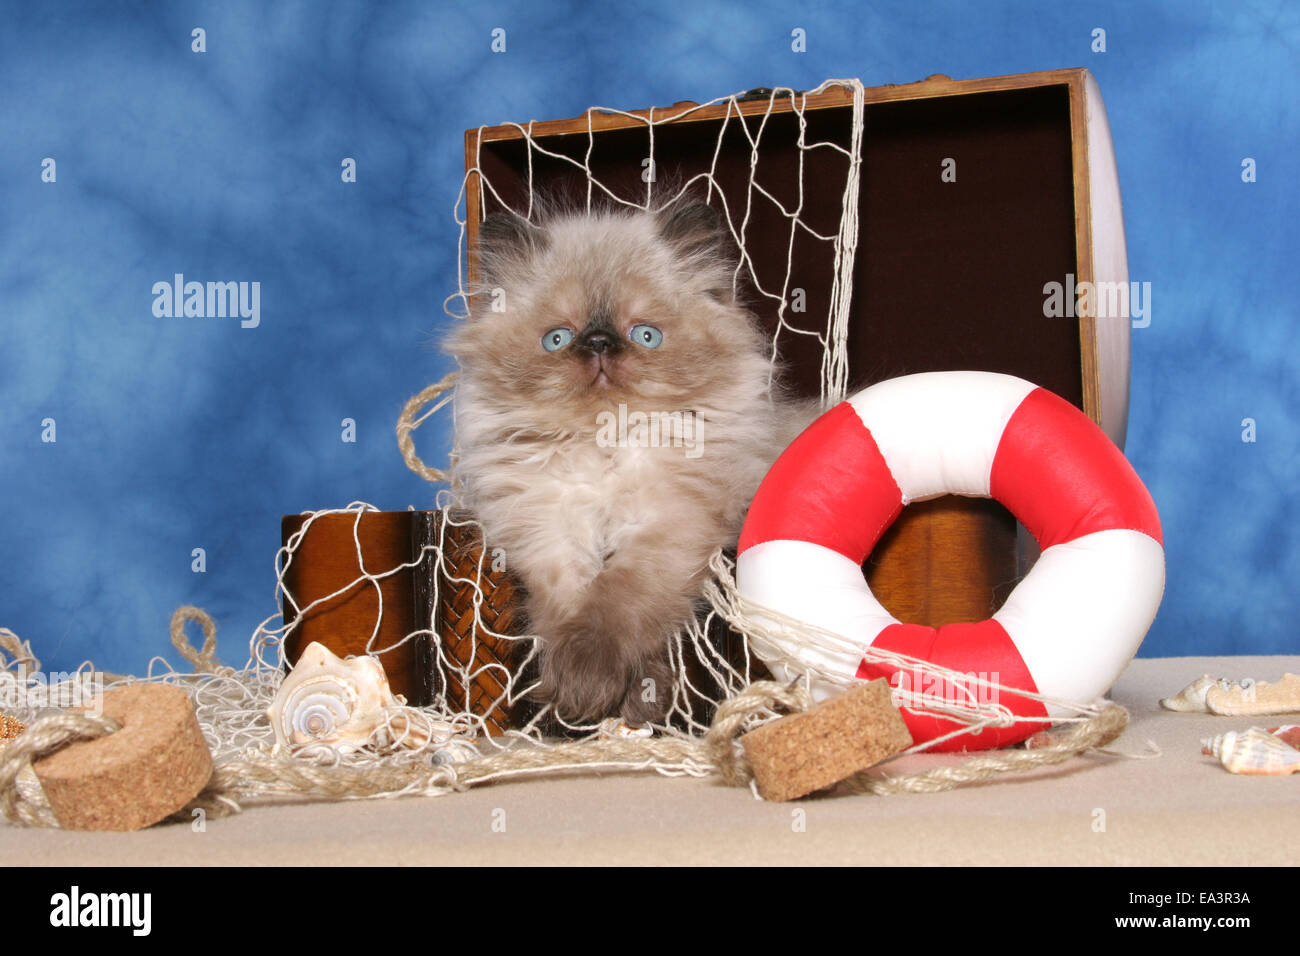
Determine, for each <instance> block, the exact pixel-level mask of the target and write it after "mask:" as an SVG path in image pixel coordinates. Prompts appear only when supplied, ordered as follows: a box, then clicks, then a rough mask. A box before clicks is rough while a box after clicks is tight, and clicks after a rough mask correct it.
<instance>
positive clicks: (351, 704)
mask: <svg viewBox="0 0 1300 956" xmlns="http://www.w3.org/2000/svg"><path fill="white" fill-rule="evenodd" d="M396 706H400V701H399V700H398V699H397V698H396V697H394V696H393V693H392V691H391V690H390V689H389V687H388V678H387V677H386V676H385V675H384V669H383V667H382V665H380V663H379V661H377V660H375V659H374V658H373V657H355V658H352V659H351V660H346V661H345V660H343V659H341V658H339V657H338V656H337V655H335V654H334V653H333V652H331V651H330V649H329V648H327V647H325V645H323V644H320V643H318V642H315V641H313V642H312V643H311V644H309V645H308V646H307V648H306V649H305V650H304V651H303V652H302V656H301V657H299V658H298V663H297V664H295V665H294V668H293V670H292V671H290V672H289V675H288V676H287V677H286V678H285V679H284V682H283V683H282V684H280V689H279V690H278V691H277V692H276V695H275V699H274V700H273V701H272V702H271V707H270V709H269V710H268V711H267V712H266V715H267V717H269V718H270V720H271V727H272V728H273V729H274V730H275V742H276V746H277V748H280V747H292V746H301V745H304V744H329V745H331V746H333V747H335V748H336V749H338V750H340V751H344V752H348V751H352V750H357V749H360V748H361V747H364V746H365V745H366V742H367V741H368V740H369V739H370V735H371V733H372V732H373V731H374V729H375V728H376V727H377V726H379V725H380V724H381V723H383V722H384V708H386V707H396Z"/></svg>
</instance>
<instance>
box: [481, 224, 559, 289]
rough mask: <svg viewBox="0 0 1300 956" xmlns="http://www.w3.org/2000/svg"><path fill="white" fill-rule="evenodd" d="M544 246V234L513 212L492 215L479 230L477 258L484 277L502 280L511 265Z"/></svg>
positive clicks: (515, 264)
mask: <svg viewBox="0 0 1300 956" xmlns="http://www.w3.org/2000/svg"><path fill="white" fill-rule="evenodd" d="M545 247H546V234H545V233H544V232H543V231H542V230H541V229H539V228H538V227H537V226H534V225H533V224H532V223H531V222H529V221H528V220H527V219H524V218H522V217H521V216H516V215H515V214H514V213H510V212H496V213H493V214H492V215H490V216H488V217H487V218H486V219H484V220H483V222H481V223H480V224H479V227H478V259H479V264H480V266H481V267H482V270H483V275H484V278H492V279H501V278H503V277H504V275H505V274H506V273H507V272H508V271H509V270H510V268H511V266H517V265H518V264H519V263H520V262H522V261H523V260H525V259H527V258H528V257H529V256H530V255H532V254H533V253H534V252H537V251H538V250H540V249H543V248H545Z"/></svg>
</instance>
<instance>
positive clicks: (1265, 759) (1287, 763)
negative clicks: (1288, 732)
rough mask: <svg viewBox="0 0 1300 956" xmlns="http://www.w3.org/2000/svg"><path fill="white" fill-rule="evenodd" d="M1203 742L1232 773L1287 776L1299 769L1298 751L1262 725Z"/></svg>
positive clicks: (1299, 755) (1299, 753)
mask: <svg viewBox="0 0 1300 956" xmlns="http://www.w3.org/2000/svg"><path fill="white" fill-rule="evenodd" d="M1203 743H1204V744H1205V745H1206V748H1207V749H1208V750H1209V752H1210V753H1211V754H1213V755H1214V756H1216V757H1218V758H1219V763H1221V764H1223V766H1224V769H1226V770H1228V771H1229V772H1231V773H1242V774H1254V775H1263V776H1286V775H1287V774H1290V773H1295V772H1297V771H1300V750H1297V749H1296V748H1294V747H1292V746H1291V745H1290V744H1288V743H1287V742H1286V741H1285V740H1283V739H1282V738H1281V737H1278V736H1275V735H1274V734H1271V733H1269V732H1268V731H1267V730H1264V729H1263V728H1262V727H1251V728H1250V729H1249V730H1243V731H1240V732H1238V731H1235V730H1230V731H1228V732H1227V733H1226V734H1219V735H1218V736H1217V737H1214V738H1212V739H1210V740H1206V741H1203Z"/></svg>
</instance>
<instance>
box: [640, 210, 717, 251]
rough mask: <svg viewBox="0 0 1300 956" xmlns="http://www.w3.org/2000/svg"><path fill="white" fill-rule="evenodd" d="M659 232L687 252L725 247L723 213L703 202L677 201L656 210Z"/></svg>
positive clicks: (662, 236)
mask: <svg viewBox="0 0 1300 956" xmlns="http://www.w3.org/2000/svg"><path fill="white" fill-rule="evenodd" d="M655 220H656V225H657V226H658V228H659V236H660V238H662V239H663V240H664V241H665V242H668V243H670V244H671V245H673V246H675V247H676V248H677V251H678V252H680V253H683V254H685V255H687V256H691V255H696V254H699V253H701V252H707V253H709V254H712V255H718V254H719V253H720V252H721V251H722V250H723V249H725V248H726V240H727V238H728V232H727V227H726V224H725V223H724V222H723V221H722V214H721V213H720V212H718V211H717V210H716V209H714V208H713V207H712V206H709V205H706V204H705V203H702V202H696V203H685V202H677V203H673V204H672V205H671V206H667V207H665V208H663V209H661V210H659V212H658V213H656V214H655Z"/></svg>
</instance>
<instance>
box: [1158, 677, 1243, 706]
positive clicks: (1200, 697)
mask: <svg viewBox="0 0 1300 956" xmlns="http://www.w3.org/2000/svg"><path fill="white" fill-rule="evenodd" d="M1220 684H1221V685H1223V686H1224V687H1226V686H1227V685H1228V682H1227V681H1226V680H1219V679H1218V678H1216V677H1211V676H1210V675H1209V674H1204V675H1202V676H1200V677H1198V678H1196V680H1194V681H1192V682H1191V683H1190V684H1188V685H1187V686H1186V687H1184V688H1183V689H1182V690H1181V691H1179V692H1178V694H1177V695H1175V696H1173V697H1166V698H1165V699H1164V700H1162V701H1160V706H1161V707H1163V708H1164V709H1165V710H1179V711H1183V712H1185V713H1193V712H1194V713H1205V711H1206V710H1207V708H1206V706H1205V695H1206V694H1207V693H1208V692H1209V690H1210V688H1211V687H1214V686H1216V685H1220Z"/></svg>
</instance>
